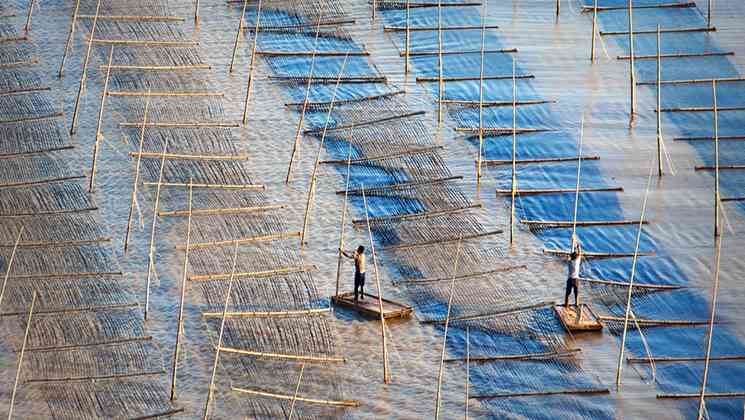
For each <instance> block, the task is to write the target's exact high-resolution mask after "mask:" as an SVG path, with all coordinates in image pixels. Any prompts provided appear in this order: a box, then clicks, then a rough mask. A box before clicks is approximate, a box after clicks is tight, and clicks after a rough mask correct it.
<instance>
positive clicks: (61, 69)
mask: <svg viewBox="0 0 745 420" xmlns="http://www.w3.org/2000/svg"><path fill="white" fill-rule="evenodd" d="M79 9H80V0H75V9H73V12H72V19H71V21H70V29H69V31H68V32H67V41H66V42H65V49H64V51H63V53H62V61H61V62H60V65H59V71H58V72H57V77H59V78H60V79H61V78H62V76H63V75H64V74H65V62H66V61H67V54H68V53H69V52H70V48H72V42H73V38H74V37H75V24H76V23H77V22H78V11H79Z"/></svg>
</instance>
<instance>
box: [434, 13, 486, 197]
mask: <svg viewBox="0 0 745 420" xmlns="http://www.w3.org/2000/svg"><path fill="white" fill-rule="evenodd" d="M486 3H487V1H486V0H484V6H483V10H482V12H481V54H480V56H481V65H480V67H479V158H478V162H477V163H476V191H477V192H478V191H479V189H480V188H481V163H482V159H483V156H484V46H485V43H486V10H487V9H486ZM440 99H442V98H440Z"/></svg>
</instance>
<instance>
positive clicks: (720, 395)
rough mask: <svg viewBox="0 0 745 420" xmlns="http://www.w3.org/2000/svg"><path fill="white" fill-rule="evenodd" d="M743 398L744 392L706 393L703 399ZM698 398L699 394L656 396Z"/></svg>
mask: <svg viewBox="0 0 745 420" xmlns="http://www.w3.org/2000/svg"><path fill="white" fill-rule="evenodd" d="M737 397H745V392H707V393H706V395H705V398H737ZM692 398H700V395H699V394H657V399H661V400H662V399H692Z"/></svg>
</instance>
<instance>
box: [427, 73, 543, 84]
mask: <svg viewBox="0 0 745 420" xmlns="http://www.w3.org/2000/svg"><path fill="white" fill-rule="evenodd" d="M515 78H516V79H521V80H522V79H535V75H533V74H519V75H517V76H515ZM479 79H480V77H479V76H454V77H443V78H442V81H443V82H468V81H473V80H479ZM438 80H439V78H437V77H428V76H420V77H417V78H416V81H417V83H420V82H437V81H438ZM484 80H512V75H504V76H499V75H497V76H484Z"/></svg>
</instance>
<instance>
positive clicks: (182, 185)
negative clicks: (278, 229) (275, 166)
mask: <svg viewBox="0 0 745 420" xmlns="http://www.w3.org/2000/svg"><path fill="white" fill-rule="evenodd" d="M142 185H144V186H146V187H150V186H153V185H155V186H157V185H160V186H162V187H176V188H189V186H190V184H189V183H188V182H160V183H159V182H143V183H142ZM191 186H192V187H194V188H206V189H217V190H265V189H266V186H264V185H262V184H204V183H196V182H195V183H193V184H191Z"/></svg>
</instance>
